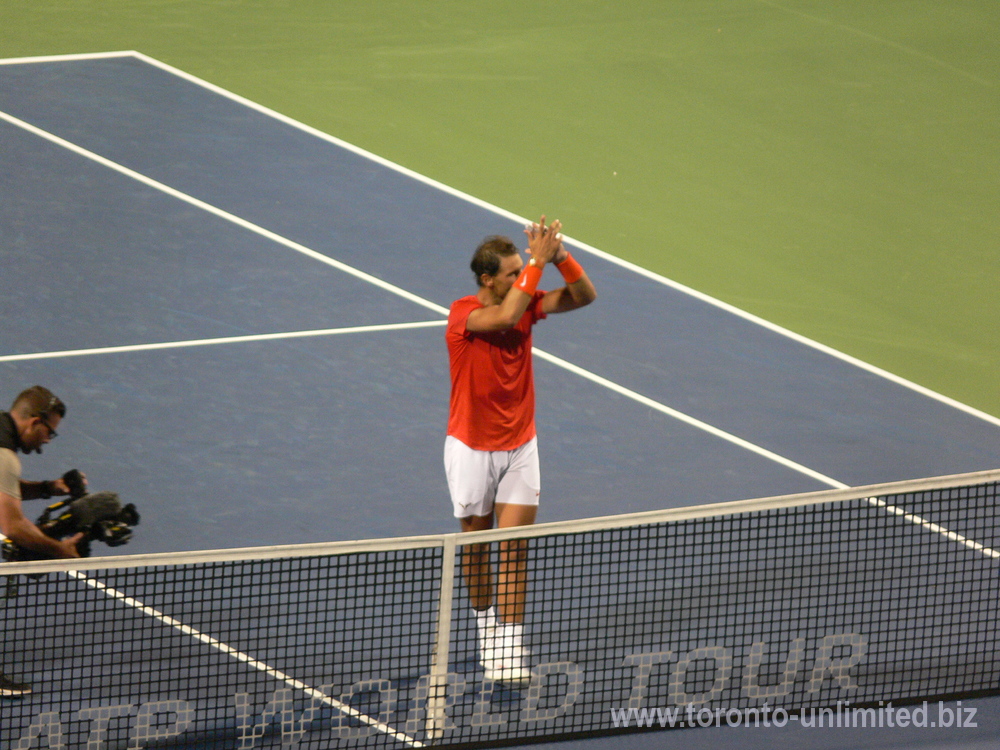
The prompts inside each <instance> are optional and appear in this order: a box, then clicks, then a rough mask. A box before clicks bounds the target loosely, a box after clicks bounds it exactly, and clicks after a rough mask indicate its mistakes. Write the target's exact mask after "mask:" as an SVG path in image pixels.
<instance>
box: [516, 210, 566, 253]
mask: <svg viewBox="0 0 1000 750" xmlns="http://www.w3.org/2000/svg"><path fill="white" fill-rule="evenodd" d="M561 229H562V222H560V221H559V220H558V219H556V220H554V221H553V222H552V223H551V224H549V225H548V226H545V216H544V215H543V216H542V218H541V219H540V220H539V221H538V223H531V224H529V225H528V226H526V227H525V228H524V233H525V234H526V235H527V236H528V252H529V253H530V254H531V257H532V258H534V259H535V262H536V263H540V264H544V263H548V262H550V261H551V260H552V259H553V258H554V257H555V256H556V254H557V253H559V251H560V249H561V248H562V235H561V234H560V230H561Z"/></svg>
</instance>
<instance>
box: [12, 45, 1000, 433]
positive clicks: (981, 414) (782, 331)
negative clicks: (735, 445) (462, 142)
mask: <svg viewBox="0 0 1000 750" xmlns="http://www.w3.org/2000/svg"><path fill="white" fill-rule="evenodd" d="M115 57H134V58H135V59H137V60H141V61H142V62H144V63H146V64H147V65H150V66H152V67H155V68H159V69H160V70H163V71H166V72H168V73H170V74H171V75H174V76H176V77H178V78H181V79H183V80H185V81H188V82H189V83H193V84H195V85H197V86H200V87H201V88H204V89H206V90H208V91H211V92H213V93H215V94H218V95H219V96H223V97H225V98H227V99H229V100H231V101H234V102H237V103H238V104H241V105H243V106H244V107H248V108H249V109H252V110H254V111H256V112H260V113H261V114H263V115H266V116H267V117H270V118H272V119H274V120H277V121H279V122H282V123H284V124H285V125H289V126H291V127H293V128H296V129H297V130H301V131H302V132H305V133H309V134H310V135H312V136H315V137H316V138H319V139H321V140H324V141H326V142H327V143H332V144H334V145H336V146H339V147H340V148H342V149H344V150H345V151H349V152H351V153H353V154H357V155H358V156H361V157H363V158H365V159H368V160H369V161H372V162H374V163H376V164H379V165H380V166H383V167H385V168H387V169H391V170H392V171H394V172H397V173H399V174H402V175H405V176H406V177H409V178H410V179H413V180H416V181H417V182H420V183H422V184H424V185H428V186H430V187H433V188H434V189H436V190H440V191H441V192H443V193H445V194H447V195H450V196H452V197H454V198H458V199H460V200H462V201H465V202H466V203H470V204H472V205H474V206H477V207H479V208H482V209H484V210H486V211H489V212H491V213H494V214H496V215H498V216H501V217H503V218H506V219H510V220H511V221H515V222H517V223H518V224H525V223H527V222H528V219H526V218H525V217H523V216H518V215H517V214H515V213H512V212H510V211H507V210H506V209H503V208H500V207H499V206H495V205H493V204H492V203H487V202H486V201H484V200H481V199H479V198H476V197H475V196H473V195H469V194H468V193H464V192H462V191H461V190H458V189H456V188H453V187H451V186H450V185H446V184H444V183H442V182H438V181H437V180H434V179H432V178H430V177H427V176H426V175H422V174H420V173H419V172H414V171H413V170H411V169H407V168H406V167H404V166H401V165H399V164H396V163H395V162H392V161H389V160H388V159H386V158H384V157H381V156H378V155H377V154H373V153H372V152H370V151H366V150H365V149H363V148H361V147H360V146H355V145H354V144H353V143H348V142H347V141H344V140H341V139H340V138H337V137H336V136H332V135H330V134H329V133H324V132H323V131H322V130H318V129H316V128H314V127H311V126H309V125H306V124H305V123H302V122H299V121H298V120H295V119H293V118H291V117H288V116H287V115H283V114H281V113H280V112H276V111H275V110H273V109H269V108H268V107H265V106H264V105H262V104H258V103H257V102H255V101H252V100H250V99H246V98H244V97H242V96H240V95H239V94H234V93H233V92H231V91H228V90H226V89H224V88H222V87H220V86H217V85H215V84H214V83H209V82H208V81H206V80H204V79H202V78H198V77H197V76H195V75H192V74H191V73H188V72H186V71H184V70H181V69H180V68H175V67H173V66H172V65H169V64H167V63H165V62H161V61H160V60H157V59H156V58H154V57H149V56H148V55H144V54H143V53H141V52H136V51H134V50H128V51H119V52H104V53H93V54H89V55H86V54H84V55H63V56H51V57H28V58H14V59H10V60H0V64H12V63H21V64H28V63H36V62H52V61H63V60H65V61H73V60H87V59H98V58H115ZM566 239H567V241H568V242H570V243H572V244H573V245H575V246H576V247H578V248H580V249H581V250H583V251H585V252H588V253H590V254H592V255H594V256H596V257H598V258H601V259H602V260H605V261H607V262H609V263H613V264H615V265H617V266H620V267H622V268H625V269H627V270H629V271H632V272H633V273H636V274H638V275H639V276H642V277H644V278H647V279H649V280H651V281H654V282H656V283H658V284H662V285H664V286H667V287H670V288H671V289H675V290H677V291H678V292H681V293H683V294H686V295H688V296H690V297H693V298H694V299H696V300H698V301H700V302H704V303H706V304H708V305H712V306H713V307H716V308H718V309H720V310H723V311H725V312H727V313H729V314H731V315H735V316H736V317H738V318H742V319H743V320H746V321H748V322H750V323H753V324H754V325H757V326H760V327H761V328H764V329H766V330H768V331H771V332H772V333H776V334H778V335H780V336H783V337H785V338H788V339H791V340H792V341H795V342H796V343H798V344H802V345H803V346H807V347H810V348H812V349H815V350H817V351H819V352H822V353H823V354H826V355H827V356H830V357H833V358H834V359H839V360H841V361H842V362H846V363H847V364H849V365H851V366H853V367H857V368H858V369H860V370H864V371H865V372H869V373H871V374H873V375H876V376H877V377H880V378H882V379H883V380H887V381H889V382H890V383H893V384H895V385H898V386H901V387H903V388H906V389H908V390H911V391H915V392H916V393H919V394H920V395H922V396H925V397H926V398H929V399H932V400H934V401H938V402H940V403H943V404H946V405H947V406H950V407H951V408H953V409H955V410H957V411H961V412H964V413H965V414H969V415H971V416H973V417H976V418H977V419H981V420H983V421H985V422H989V423H990V424H992V425H995V426H997V427H1000V417H997V416H994V415H992V414H989V413H987V412H985V411H982V410H980V409H976V408H975V407H972V406H969V405H968V404H964V403H962V402H961V401H958V400H956V399H953V398H951V397H950V396H945V395H943V394H941V393H938V392H937V391H934V390H931V389H930V388H927V387H926V386H922V385H920V384H918V383H914V382H913V381H912V380H907V379H906V378H903V377H901V376H899V375H896V374H895V373H892V372H889V371H888V370H884V369H882V368H881V367H876V366H875V365H873V364H870V363H868V362H865V361H864V360H861V359H858V358H857V357H852V356H851V355H849V354H845V353H844V352H841V351H839V350H837V349H834V348H833V347H830V346H827V345H826V344H821V343H819V342H818V341H814V340H813V339H810V338H808V337H806V336H803V335H801V334H798V333H795V332H794V331H791V330H789V329H787V328H783V327H782V326H779V325H778V324H776V323H772V322H771V321H769V320H766V319H765V318H761V317H758V316H757V315H754V314H752V313H749V312H747V311H746V310H741V309H740V308H738V307H736V306H734V305H731V304H729V303H728V302H723V301H722V300H719V299H716V298H715V297H711V296H709V295H707V294H705V293H704V292H699V291H698V290H696V289H692V288H691V287H689V286H685V285H684V284H681V283H680V282H677V281H674V280H673V279H669V278H667V277H666V276H662V275H660V274H658V273H655V272H653V271H650V270H649V269H647V268H643V267H642V266H639V265H636V264H635V263H631V262H630V261H627V260H623V259H622V258H619V257H617V256H615V255H611V254H610V253H607V252H605V251H603V250H599V249H597V248H596V247H593V246H592V245H588V244H587V243H585V242H581V241H580V240H576V239H573V238H571V237H570V236H569V235H567V236H566Z"/></svg>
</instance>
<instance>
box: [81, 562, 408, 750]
mask: <svg viewBox="0 0 1000 750" xmlns="http://www.w3.org/2000/svg"><path fill="white" fill-rule="evenodd" d="M67 572H68V573H69V575H70V576H71V577H73V578H75V579H77V580H78V581H82V582H83V583H85V584H87V585H88V586H90V587H91V588H93V589H96V590H97V591H100V592H101V593H102V594H105V595H106V596H108V597H110V598H112V599H116V600H118V601H120V602H121V603H122V604H124V605H126V606H129V607H132V608H134V609H136V610H138V611H139V612H141V613H142V614H144V615H146V616H148V617H152V618H153V619H155V620H159V621H160V622H162V623H163V624H164V625H167V626H168V627H171V628H174V629H175V630H179V631H180V632H181V633H183V634H184V635H186V636H190V637H191V638H194V639H195V640H197V641H200V642H202V643H204V644H205V645H207V646H211V647H212V648H214V649H216V650H217V651H221V652H222V653H223V654H225V655H226V656H230V657H232V658H233V659H236V660H237V661H240V662H243V663H244V664H246V665H247V666H249V667H252V668H253V669H256V670H258V671H259V672H263V673H264V674H266V675H267V676H268V677H271V678H273V679H275V680H278V681H280V682H284V683H285V684H286V685H288V686H289V687H291V688H293V689H295V690H301V691H302V692H304V693H305V694H306V695H308V696H309V697H311V698H313V699H314V700H316V701H319V702H321V703H325V704H326V705H328V706H331V707H332V708H335V709H337V710H338V711H340V712H341V713H343V714H346V715H347V716H351V717H353V718H355V719H357V720H358V721H361V722H363V723H365V724H368V725H369V726H371V727H372V728H374V729H376V730H378V731H380V732H382V733H384V734H387V735H389V736H390V737H392V738H393V739H395V740H398V741H400V742H404V743H406V744H407V745H409V746H410V747H424V744H423V743H422V742H420V741H419V740H416V739H414V738H413V737H410V736H409V735H406V734H403V733H402V732H398V731H396V730H395V729H393V728H392V727H390V726H389V725H388V724H383V723H382V722H380V721H378V720H377V719H373V718H372V717H370V716H368V715H367V714H363V713H361V712H360V711H358V710H357V709H355V708H351V707H350V706H349V705H347V704H346V703H344V702H342V701H339V700H337V699H335V698H331V697H330V696H328V695H327V694H326V693H323V692H321V691H320V690H317V689H316V688H314V687H312V686H310V685H307V684H306V683H304V682H302V681H301V680H297V679H295V678H294V677H292V676H291V675H288V674H285V673H284V672H281V671H280V670H277V669H275V668H274V667H271V666H269V665H267V664H264V663H263V662H261V661H258V660H257V659H254V658H253V657H252V656H250V655H249V654H245V653H243V652H242V651H238V650H236V649H235V648H233V647H232V646H230V645H228V644H226V643H223V642H222V641H220V640H219V639H218V638H213V637H212V636H210V635H207V634H205V633H202V632H201V631H200V630H195V629H194V628H192V627H191V626H190V625H185V624H184V623H183V622H181V621H179V620H175V619H174V618H173V617H170V616H169V615H167V614H164V613H163V612H160V611H159V610H157V609H154V608H153V607H150V606H147V605H146V604H143V603H142V602H140V601H139V600H138V599H134V598H132V597H131V596H127V595H126V594H123V593H122V592H121V591H118V590H117V589H113V588H111V587H110V586H108V585H107V584H104V583H101V582H100V581H98V580H96V579H94V578H91V577H89V576H86V575H84V574H83V573H81V572H79V571H76V570H70V571H67Z"/></svg>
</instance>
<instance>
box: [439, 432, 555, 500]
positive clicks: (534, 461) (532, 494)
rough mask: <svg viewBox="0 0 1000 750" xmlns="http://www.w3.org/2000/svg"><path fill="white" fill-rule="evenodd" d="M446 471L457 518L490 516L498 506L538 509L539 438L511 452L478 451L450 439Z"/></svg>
mask: <svg viewBox="0 0 1000 750" xmlns="http://www.w3.org/2000/svg"><path fill="white" fill-rule="evenodd" d="M444 471H445V474H446V475H447V476H448V490H449V492H450V493H451V504H452V505H453V506H454V509H455V518H468V517H469V516H488V515H490V514H491V513H492V512H493V505H494V504H495V503H509V504H511V505H538V496H539V494H540V492H541V485H542V482H541V471H540V470H539V468H538V438H532V439H531V440H529V441H528V442H527V443H525V444H524V445H522V446H520V447H519V448H515V449H514V450H512V451H477V450H475V449H474V448H470V447H469V446H467V445H466V444H465V443H463V442H462V441H461V440H459V439H458V438H455V437H452V436H451V435H449V436H448V437H447V438H445V441H444Z"/></svg>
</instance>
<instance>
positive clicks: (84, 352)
mask: <svg viewBox="0 0 1000 750" xmlns="http://www.w3.org/2000/svg"><path fill="white" fill-rule="evenodd" d="M447 322H448V321H446V320H425V321H417V322H415V323H385V324H382V325H371V326H354V327H351V328H320V329H316V330H311V331H287V332H284V333H254V334H248V335H246V336H225V337H222V338H216V339H191V340H188V341H163V342H159V343H155V344H125V345H122V346H100V347H95V348H93V349H65V350H63V351H55V352H30V353H28V354H4V355H0V362H24V361H26V360H32V359H55V358H57V357H85V356H90V355H94V354H120V353H123V352H148V351H155V350H158V349H180V348H184V347H189V346H214V345H216V344H242V343H246V342H250V341H279V340H283V339H302V338H309V337H311V336H339V335H341V334H345V333H374V332H377V331H405V330H410V329H413V328H432V327H440V326H443V325H445V324H446V323H447Z"/></svg>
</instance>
